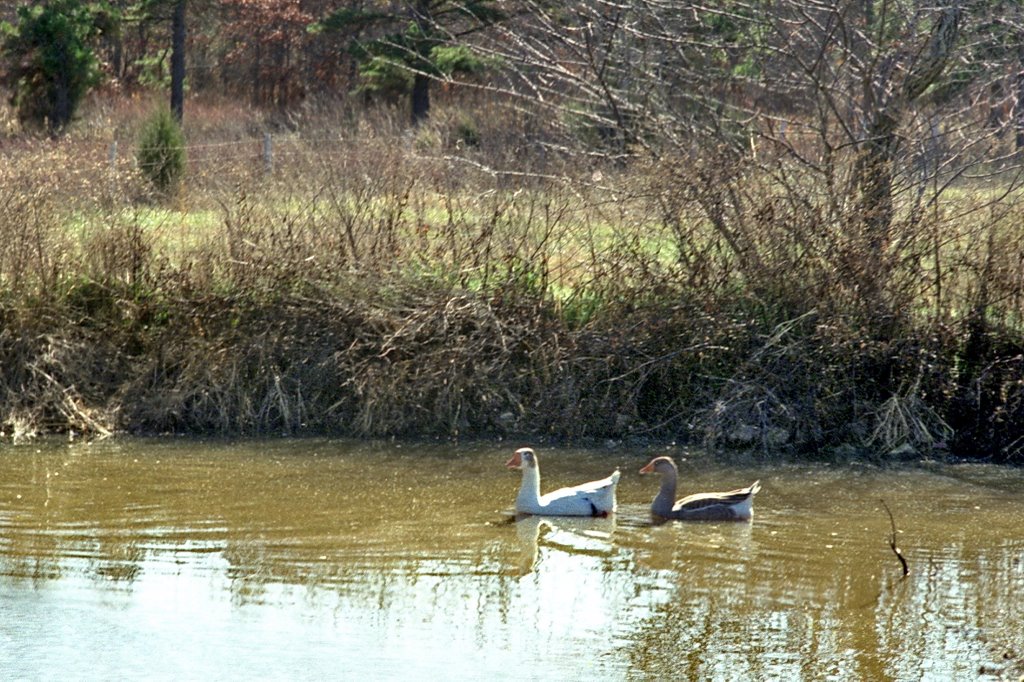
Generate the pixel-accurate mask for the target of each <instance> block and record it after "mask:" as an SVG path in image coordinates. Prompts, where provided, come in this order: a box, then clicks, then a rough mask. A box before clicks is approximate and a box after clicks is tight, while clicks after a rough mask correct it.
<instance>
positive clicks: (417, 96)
mask: <svg viewBox="0 0 1024 682" xmlns="http://www.w3.org/2000/svg"><path fill="white" fill-rule="evenodd" d="M413 12H414V16H413V20H414V21H415V22H416V26H417V27H418V29H419V41H418V42H419V45H417V47H416V52H417V57H418V59H417V62H418V63H417V62H414V66H415V68H416V69H417V71H416V73H415V74H414V75H413V80H412V124H413V125H414V126H415V125H419V124H420V123H422V122H423V121H425V120H426V119H427V117H428V116H429V115H430V77H429V76H426V75H424V74H423V70H424V69H426V68H429V65H428V64H427V62H429V60H430V54H429V50H430V47H429V46H430V41H429V40H427V36H428V35H429V34H430V30H431V23H432V22H431V19H432V17H431V12H430V0H417V1H416V5H415V7H414V8H413Z"/></svg>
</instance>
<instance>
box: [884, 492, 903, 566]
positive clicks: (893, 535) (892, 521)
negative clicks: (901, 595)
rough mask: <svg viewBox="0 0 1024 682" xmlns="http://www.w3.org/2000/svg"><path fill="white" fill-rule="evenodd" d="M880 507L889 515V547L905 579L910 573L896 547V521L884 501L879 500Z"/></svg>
mask: <svg viewBox="0 0 1024 682" xmlns="http://www.w3.org/2000/svg"><path fill="white" fill-rule="evenodd" d="M881 502H882V506H883V507H885V513H886V514H888V515H889V523H890V524H892V533H891V534H890V535H889V547H890V548H891V549H892V552H893V554H895V555H896V558H897V559H899V560H900V565H901V566H903V577H904V578H906V577H907V574H908V573H910V567H909V566H908V565H907V560H906V559H905V558H904V557H903V552H901V551H900V548H899V547H897V546H896V519H894V518H893V515H892V511H891V510H890V509H889V505H887V504H886V503H885V500H881Z"/></svg>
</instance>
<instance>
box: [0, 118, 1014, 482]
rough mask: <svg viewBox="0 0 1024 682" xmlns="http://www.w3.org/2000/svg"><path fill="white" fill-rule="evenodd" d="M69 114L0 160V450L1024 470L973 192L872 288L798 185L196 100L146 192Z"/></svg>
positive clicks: (981, 218)
mask: <svg viewBox="0 0 1024 682" xmlns="http://www.w3.org/2000/svg"><path fill="white" fill-rule="evenodd" d="M87 115H88V116H90V117H92V118H89V119H87V121H86V122H85V123H83V124H82V125H80V126H79V127H78V129H77V132H76V133H75V134H73V135H71V136H70V137H69V138H67V139H65V140H63V141H61V142H51V141H41V140H26V139H24V138H15V137H8V138H5V139H3V140H2V141H0V145H2V146H3V153H4V159H5V160H4V164H3V167H2V168H0V187H2V189H3V196H4V199H2V200H0V240H2V241H3V243H4V244H5V248H4V250H3V252H2V255H0V282H2V283H3V287H2V291H0V365H2V367H3V373H2V375H0V424H2V428H3V432H4V435H5V437H6V438H8V439H10V438H17V439H22V438H25V437H28V436H30V435H32V434H34V433H42V432H49V431H66V430H74V431H76V432H79V433H85V434H91V435H104V434H108V433H116V432H121V431H125V432H140V433H163V432H176V433H190V434H198V433H202V434H221V435H226V434H274V435H276V434H302V433H329V434H339V435H351V436H386V435H397V436H411V437H482V436H497V435H511V434H519V435H530V436H538V435H542V436H546V437H553V438H565V439H582V438H627V437H637V438H650V439H674V440H677V441H684V442H695V443H702V444H704V445H708V446H711V447H716V448H717V447H740V448H747V449H753V450H756V451H757V452H763V453H772V452H776V451H787V452H792V453H798V454H803V455H807V456H813V457H830V456H834V455H835V454H836V453H843V454H844V455H852V456H857V457H868V458H874V459H892V458H908V457H922V456H932V455H934V454H936V453H938V454H941V455H945V454H954V455H958V456H965V457H981V458H989V459H993V460H996V461H1003V462H1021V461H1024V336H1022V334H1021V325H1020V322H1021V319H1022V317H1024V315H1022V313H1024V297H1022V295H1021V294H1022V287H1024V283H1022V282H1024V246H1022V245H1021V243H1020V240H1019V237H1018V235H1019V225H1020V222H1021V217H1022V213H1021V209H1020V207H1018V206H1017V205H1016V204H1015V203H1014V201H1013V200H1012V197H1001V198H1000V199H999V201H997V202H993V201H992V192H993V190H991V189H990V188H987V189H979V188H977V187H974V188H971V187H966V186H965V187H963V188H959V189H958V190H957V192H955V193H950V194H949V195H948V196H949V197H950V198H949V199H948V201H947V202H945V203H943V204H942V205H937V206H931V207H929V209H928V210H929V213H928V215H927V216H926V217H925V218H923V219H922V218H921V216H919V215H918V216H914V217H913V219H912V220H911V219H910V218H909V217H908V218H907V219H906V220H903V221H902V222H901V221H897V224H896V225H895V226H894V228H893V231H892V235H891V239H890V242H889V245H888V248H887V251H886V254H887V256H886V262H885V263H884V266H885V267H884V271H885V276H884V277H883V278H878V277H877V276H876V274H875V272H876V269H877V268H876V267H875V266H876V265H877V264H874V263H872V262H871V261H870V259H869V258H868V257H867V256H866V255H865V254H866V253H867V251H866V249H865V246H864V245H863V244H859V243H857V240H855V239H852V238H851V237H850V232H849V230H848V229H847V223H846V222H844V220H841V219H839V218H837V214H836V213H835V212H834V211H833V209H832V208H830V206H829V202H830V197H829V195H828V192H827V191H826V189H825V188H820V187H816V186H814V185H813V184H807V185H800V183H799V182H796V183H788V184H787V183H785V182H780V181H779V178H778V177H770V176H767V175H759V174H757V173H754V172H752V171H750V170H737V169H735V168H731V169H730V168H722V167H719V166H718V165H716V164H715V163H713V162H711V161H706V162H704V161H699V160H698V161H694V160H692V159H691V160H690V161H689V162H686V163H683V162H681V161H676V162H673V161H671V160H666V159H660V160H657V161H649V162H648V161H644V160H643V159H638V160H636V161H634V162H632V163H631V164H629V165H621V164H618V165H616V164H604V163H601V162H600V161H587V160H586V157H580V156H573V155H569V154H556V153H553V152H552V151H551V150H550V149H549V148H547V147H545V146H544V145H543V144H541V142H542V141H541V140H539V139H538V138H537V136H538V133H536V128H535V127H534V126H533V123H532V122H530V121H515V120H510V118H509V116H506V115H502V114H501V112H490V113H488V112H486V111H484V112H480V111H478V112H476V116H475V117H474V116H473V115H471V114H467V113H466V112H465V111H462V110H458V111H456V110H452V112H450V113H447V114H446V113H445V112H444V111H443V110H442V111H439V112H438V113H437V114H436V115H435V119H434V121H433V122H432V123H431V124H430V125H429V126H426V127H424V128H422V129H420V130H418V131H416V132H415V133H408V132H405V131H402V130H400V129H399V127H398V126H396V125H392V124H391V122H390V120H389V118H388V116H381V117H378V118H376V119H365V120H361V121H360V122H359V123H358V124H353V123H352V122H351V121H350V120H346V121H344V122H342V121H338V120H330V119H329V118H325V117H324V116H322V115H317V116H313V115H310V118H309V119H308V120H296V121H291V122H289V124H288V126H280V125H279V126H278V127H276V128H274V125H275V122H273V121H267V120H265V119H263V118H261V117H260V116H259V115H257V114H255V113H253V112H249V111H245V110H237V111H236V110H231V111H224V110H223V108H222V107H210V108H209V110H203V109H201V108H200V109H198V110H197V111H195V113H194V114H193V118H194V120H196V121H197V122H201V123H197V124H195V125H193V126H192V127H191V129H187V132H188V133H189V141H190V142H189V144H190V149H189V164H190V168H189V172H188V176H187V178H186V180H185V184H184V186H183V187H182V188H181V191H180V192H179V193H178V194H177V195H175V196H174V197H172V198H169V199H168V198H158V197H155V196H152V195H151V193H150V191H149V189H148V188H147V186H146V184H145V181H144V180H143V179H142V178H141V177H140V176H139V175H138V174H137V172H136V171H135V169H134V168H133V164H132V160H131V152H130V145H131V139H132V134H133V131H134V129H135V128H134V127H133V126H137V121H138V118H140V117H141V112H139V114H138V115H136V113H135V112H132V111H116V112H112V111H110V110H107V109H105V108H104V105H103V104H102V103H94V105H93V110H92V111H91V112H89V114H87ZM90 120H92V121H99V120H102V121H106V122H107V125H99V124H98V123H93V124H89V122H88V121H90ZM467 121H469V122H468V123H467ZM342 123H344V125H342ZM467 126H472V131H473V135H472V136H470V135H468V134H467V133H466V129H467ZM268 127H270V128H273V129H274V130H275V135H274V138H275V143H274V144H275V155H274V164H273V168H272V170H269V171H268V170H267V169H266V168H265V164H264V163H263V161H262V159H261V140H262V136H261V135H257V134H255V133H258V132H259V131H261V130H262V129H266V128H268ZM115 138H116V139H118V140H119V142H120V148H121V153H120V155H119V156H117V157H116V158H114V159H111V158H110V155H109V149H110V143H111V142H112V141H113V139H115ZM467 140H469V141H470V142H472V144H468V143H467ZM710 156H713V155H710ZM581 159H583V160H582V161H581ZM793 179H797V176H795V175H789V176H787V180H793ZM796 197H799V198H801V199H802V200H801V201H795V200H794V198H796ZM868 272H870V273H871V275H872V276H871V277H870V278H869V277H868V276H867V275H866V273H868ZM866 282H872V283H873V285H872V286H870V287H869V286H866V285H865V283H866Z"/></svg>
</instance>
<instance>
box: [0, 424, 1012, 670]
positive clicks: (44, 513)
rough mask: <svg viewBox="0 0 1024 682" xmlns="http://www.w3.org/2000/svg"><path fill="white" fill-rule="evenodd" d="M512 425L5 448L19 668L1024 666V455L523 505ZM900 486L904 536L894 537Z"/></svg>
mask: <svg viewBox="0 0 1024 682" xmlns="http://www.w3.org/2000/svg"><path fill="white" fill-rule="evenodd" d="M512 449H513V448H512V447H509V446H494V445H475V446H459V447H450V446H441V445H432V446H423V445H419V446H417V445H408V444H393V443H391V444H384V443H352V442H339V441H328V440H299V441H251V442H240V443H213V444H209V443H207V444H204V443H200V442H195V441H178V440H166V441H164V440H132V439H124V440H118V441H114V442H105V443H96V444H92V445H89V444H75V445H69V444H66V443H57V442H45V443H42V444H39V443H35V444H30V445H21V446H16V447H15V446H2V447H0V671H3V677H4V679H16V680H22V679H23V680H37V679H134V678H141V677H146V678H148V679H174V680H180V679H310V680H313V679H317V680H321V679H350V678H353V677H355V676H356V675H358V676H360V677H361V678H368V679H398V678H402V677H403V676H406V675H416V676H417V677H423V678H431V679H467V678H480V677H483V676H487V677H489V678H491V679H576V678H581V677H583V676H584V675H586V676H588V677H593V678H595V679H665V678H668V677H672V678H675V679H721V680H734V679H785V680H791V679H806V680H819V679H837V680H863V679H872V680H933V679H934V680H948V679H978V678H979V677H981V678H982V679H994V680H995V679H1016V676H1017V675H1019V674H1021V672H1024V668H1022V664H1021V657H1022V656H1024V635H1022V633H1024V606H1022V603H1024V600H1021V599H1020V598H1019V595H1020V594H1022V593H1024V566H1022V560H1024V530H1022V529H1021V525H1020V519H1021V518H1024V472H1022V471H1021V470H1017V469H1006V468H998V467H989V466H982V465H958V466H953V465H938V464H933V465H927V466H917V467H908V468H903V469H878V468H873V467H865V466H842V467H839V466H835V467H830V466H822V465H793V464H764V465H753V464H747V465H743V466H738V465H732V466H730V465H727V464H724V463H719V462H716V461H714V460H713V459H712V458H709V457H705V456H701V455H700V454H699V453H690V454H689V457H687V458H684V455H685V454H686V453H684V452H683V451H682V450H670V451H666V452H667V453H668V454H672V455H674V456H676V457H677V459H678V460H679V461H680V470H681V486H682V489H681V490H680V491H679V494H680V496H682V495H683V494H685V493H688V492H694V491H697V490H712V489H729V488H734V487H738V486H741V485H747V484H749V483H750V482H752V481H753V480H754V479H758V478H759V479H761V481H762V485H763V489H762V491H761V492H760V493H759V495H758V497H757V499H756V502H755V512H754V521H753V522H752V523H690V524H685V523H678V522H676V523H666V524H661V525H656V524H655V525H652V523H651V520H650V517H649V515H648V513H647V508H648V504H649V502H650V500H651V498H652V497H653V495H654V493H655V492H656V487H657V483H656V481H652V480H650V479H649V478H647V477H641V476H639V475H637V471H638V469H639V468H640V467H641V466H643V465H644V464H645V463H646V462H647V461H648V459H650V457H651V456H652V454H663V453H662V452H661V451H659V452H657V453H652V452H651V451H643V450H629V449H627V448H618V449H612V450H606V451H580V450H544V449H539V450H538V454H539V456H540V460H541V466H542V486H543V488H544V490H551V489H553V488H555V487H559V486H562V485H571V484H574V483H579V482H582V481H584V480H592V479H596V478H602V477H604V476H606V475H607V474H608V473H609V472H610V471H611V470H612V469H614V468H615V467H619V468H621V470H622V472H623V476H622V481H621V483H620V486H619V495H618V497H619V502H620V510H619V512H618V513H617V514H615V515H613V516H612V517H611V518H608V519H572V518H536V517H529V518H526V519H522V520H519V521H514V520H513V519H512V517H511V506H512V501H513V499H514V498H515V493H516V490H517V488H518V485H519V474H518V473H517V472H512V471H508V470H507V469H506V468H505V467H504V462H505V460H506V459H507V458H508V456H509V455H510V454H511V450H512ZM882 499H884V500H886V502H887V504H888V505H889V506H890V507H891V508H892V510H893V513H894V515H895V517H896V521H897V524H898V526H899V531H900V532H899V534H898V536H897V541H898V543H899V545H900V546H901V548H902V550H903V552H904V553H905V554H906V556H907V559H908V560H909V562H910V566H911V574H910V575H909V576H908V577H907V578H906V579H901V577H900V567H899V564H898V562H897V560H896V557H895V556H894V555H893V553H892V552H891V550H890V548H889V546H888V539H889V532H890V522H889V518H888V516H887V515H886V513H885V511H884V508H883V507H882V504H881V500H882Z"/></svg>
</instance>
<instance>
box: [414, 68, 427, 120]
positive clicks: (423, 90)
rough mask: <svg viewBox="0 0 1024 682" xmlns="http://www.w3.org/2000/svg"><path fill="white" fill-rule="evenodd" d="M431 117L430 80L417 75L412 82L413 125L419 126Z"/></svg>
mask: <svg viewBox="0 0 1024 682" xmlns="http://www.w3.org/2000/svg"><path fill="white" fill-rule="evenodd" d="M429 115H430V78H429V77H427V76H424V75H423V74H419V73H417V74H416V75H415V76H414V77H413V81H412V124H413V125H419V124H420V123H422V122H423V121H425V120H426V119H427V117H428V116H429Z"/></svg>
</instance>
